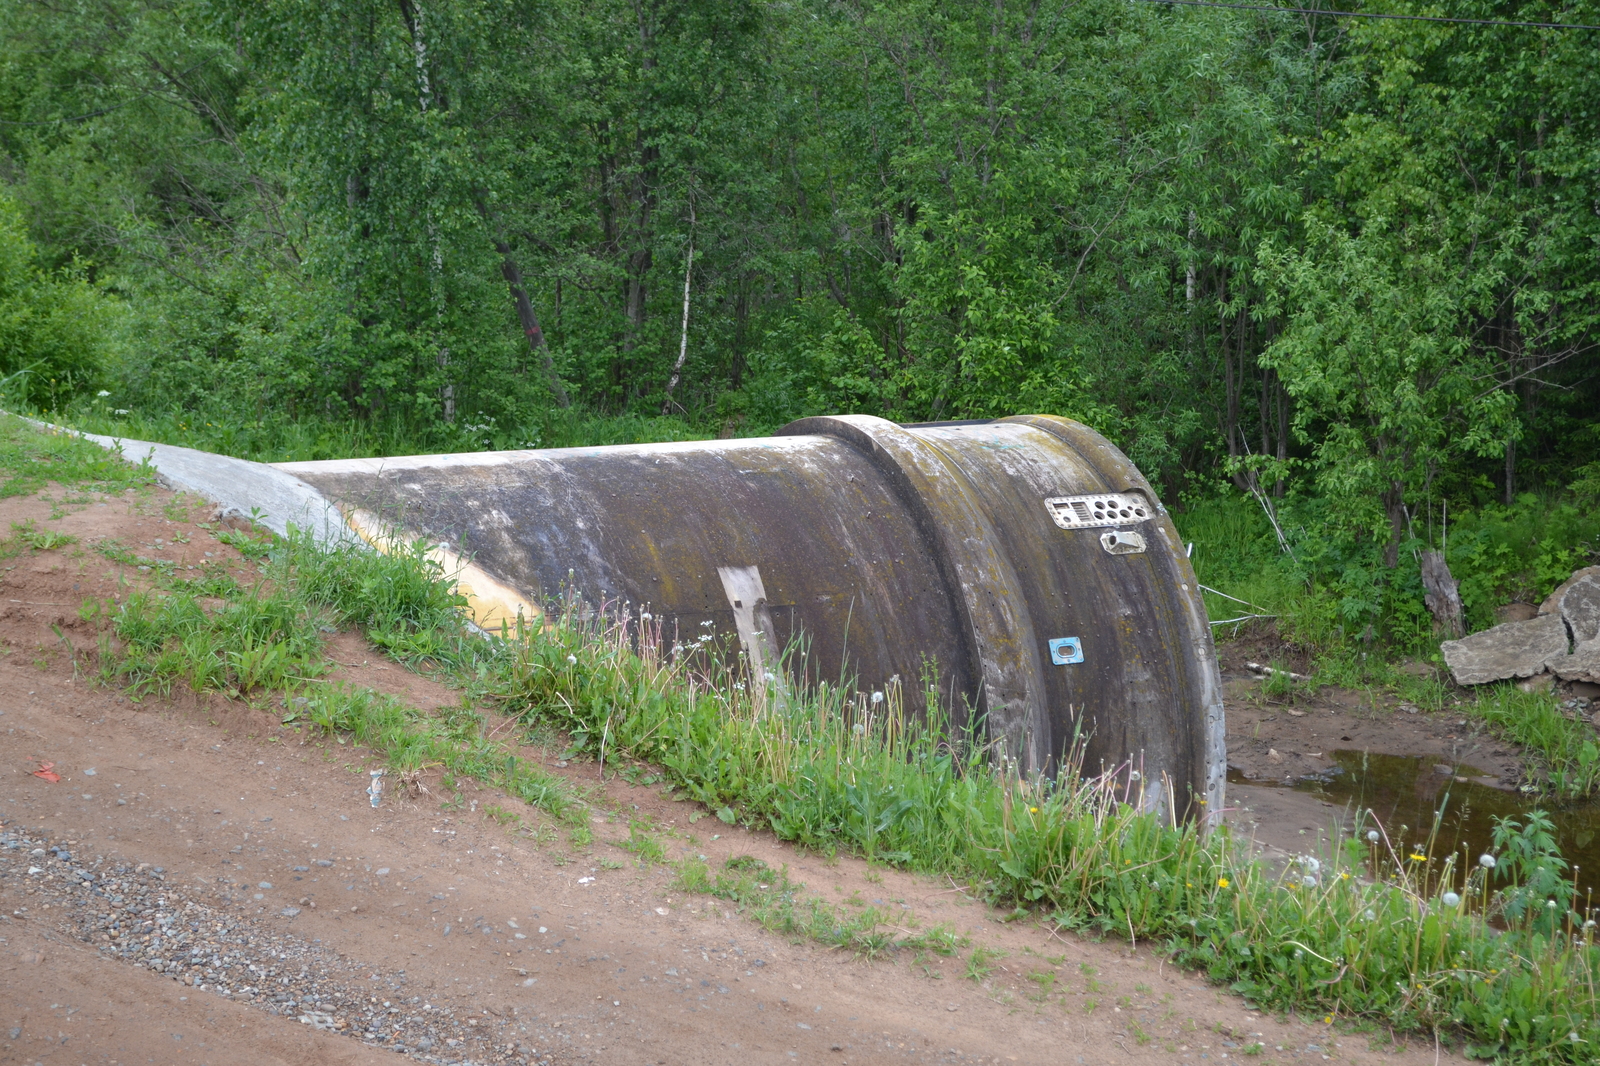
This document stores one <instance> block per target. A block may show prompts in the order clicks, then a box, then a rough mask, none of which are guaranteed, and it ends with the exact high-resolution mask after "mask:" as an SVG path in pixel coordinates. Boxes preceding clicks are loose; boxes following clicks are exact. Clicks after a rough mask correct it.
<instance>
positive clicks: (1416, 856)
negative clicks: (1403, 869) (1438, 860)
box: [1407, 851, 1428, 862]
mask: <svg viewBox="0 0 1600 1066" xmlns="http://www.w3.org/2000/svg"><path fill="white" fill-rule="evenodd" d="M1407 858H1409V859H1410V860H1411V861H1412V862H1426V861H1427V858H1428V857H1427V856H1426V855H1424V854H1422V853H1421V852H1420V851H1413V852H1412V853H1411V854H1410V855H1408V856H1407Z"/></svg>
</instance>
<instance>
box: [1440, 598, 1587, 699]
mask: <svg viewBox="0 0 1600 1066" xmlns="http://www.w3.org/2000/svg"><path fill="white" fill-rule="evenodd" d="M1567 648H1568V642H1567V627H1566V623H1564V622H1563V621H1562V620H1561V616H1560V615H1558V614H1542V615H1539V616H1538V617H1537V618H1530V619H1529V620H1528V621H1526V622H1507V623H1505V624H1504V625H1498V626H1495V627H1494V628H1493V629H1485V630H1483V631H1482V632H1480V633H1473V634H1472V635H1471V636H1467V637H1462V638H1461V639H1460V640H1447V641H1445V642H1444V643H1443V644H1440V645H1439V650H1440V651H1441V652H1442V653H1443V654H1444V661H1445V665H1446V666H1448V667H1450V676H1451V677H1453V678H1455V680H1456V684H1458V685H1486V684H1488V683H1489V682H1491V681H1504V680H1506V679H1508V678H1514V677H1518V678H1520V677H1533V676H1534V675H1536V674H1542V673H1544V671H1545V663H1546V662H1547V661H1548V660H1550V659H1553V658H1556V657H1557V656H1565V655H1566V654H1567Z"/></svg>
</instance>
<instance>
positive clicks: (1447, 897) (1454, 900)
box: [1439, 892, 1461, 907]
mask: <svg viewBox="0 0 1600 1066" xmlns="http://www.w3.org/2000/svg"><path fill="white" fill-rule="evenodd" d="M1439 902H1440V903H1443V904H1444V905H1445V906H1446V907H1459V906H1461V897H1460V896H1458V895H1456V894H1455V893H1454V892H1446V893H1445V894H1444V895H1442V896H1440V897H1439Z"/></svg>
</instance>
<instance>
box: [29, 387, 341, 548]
mask: <svg viewBox="0 0 1600 1066" xmlns="http://www.w3.org/2000/svg"><path fill="white" fill-rule="evenodd" d="M16 417H18V418H21V419H22V420H23V421H25V422H28V423H31V424H32V425H35V426H38V427H39V428H40V429H43V430H45V431H47V432H50V433H60V434H64V435H66V436H71V437H77V438H79V439H81V440H86V441H89V442H90V443H92V444H98V445H99V446H100V447H102V448H104V449H105V450H106V451H109V452H115V453H117V454H119V455H121V456H122V457H123V458H124V459H126V460H128V461H129V462H132V463H141V464H148V465H149V467H150V469H152V470H154V471H155V472H156V476H157V477H158V478H159V479H160V481H161V483H162V484H163V485H164V486H166V487H167V488H169V489H173V490H175V491H178V492H188V493H192V494H194V495H196V496H200V497H202V498H204V499H207V500H210V501H211V502H212V503H215V504H216V505H217V507H218V509H219V511H220V513H221V515H222V517H224V518H233V517H238V518H249V519H251V520H253V521H255V522H257V523H259V524H260V525H262V526H264V527H266V528H267V529H270V530H272V532H274V533H276V534H278V535H279V536H287V535H288V532H289V527H290V526H291V525H293V526H296V527H297V528H300V529H306V530H309V531H310V532H311V535H312V537H313V539H314V540H315V541H316V542H317V543H318V544H329V545H336V544H351V543H363V541H362V539H361V538H360V537H359V536H358V535H357V534H356V532H355V531H354V530H352V529H351V528H350V527H349V525H348V524H347V523H346V522H345V519H344V515H343V514H341V513H340V511H339V508H338V507H337V506H335V505H334V503H333V501H331V500H329V499H328V498H327V497H325V496H323V495H322V493H320V492H318V491H317V490H316V489H314V488H312V487H311V486H310V485H307V484H306V483H305V482H304V481H301V480H300V479H299V478H297V477H294V476H293V475H292V474H287V473H285V472H283V471H282V470H278V469H276V468H275V467H272V466H268V465H267V464H266V463H257V462H254V461H252V460H250V459H237V458H234V457H233V456H231V455H218V454H216V453H214V452H203V451H200V450H199V449H197V448H184V447H181V446H179V445H176V444H158V443H156V442H155V441H148V440H134V439H131V438H127V437H108V436H104V435H103V434H99V433H85V432H84V431H83V430H79V429H72V428H71V427H69V426H58V425H56V424H55V423H53V422H44V421H41V420H39V419H37V418H29V417H28V416H27V415H17V416H16Z"/></svg>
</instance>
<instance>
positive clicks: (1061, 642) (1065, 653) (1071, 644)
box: [1050, 637, 1083, 666]
mask: <svg viewBox="0 0 1600 1066" xmlns="http://www.w3.org/2000/svg"><path fill="white" fill-rule="evenodd" d="M1050 661H1051V662H1053V663H1055V664H1056V665H1057V666H1068V665H1071V664H1072V663H1081V662H1083V642H1082V641H1081V640H1079V639H1078V638H1077V637H1057V638H1056V639H1055V640H1052V641H1051V642H1050Z"/></svg>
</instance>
